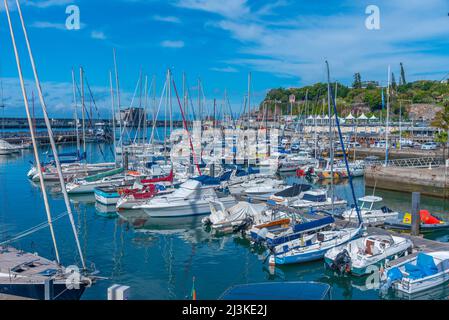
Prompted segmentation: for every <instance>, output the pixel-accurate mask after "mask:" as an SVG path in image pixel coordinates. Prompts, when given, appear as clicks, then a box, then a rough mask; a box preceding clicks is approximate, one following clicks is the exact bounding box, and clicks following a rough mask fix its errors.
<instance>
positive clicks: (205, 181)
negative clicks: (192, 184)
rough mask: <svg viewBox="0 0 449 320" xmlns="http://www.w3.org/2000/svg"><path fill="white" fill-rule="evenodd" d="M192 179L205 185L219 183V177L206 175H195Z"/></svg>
mask: <svg viewBox="0 0 449 320" xmlns="http://www.w3.org/2000/svg"><path fill="white" fill-rule="evenodd" d="M192 179H193V180H196V181H199V182H201V183H202V184H203V185H205V186H212V185H218V184H220V178H214V177H211V176H206V175H204V176H199V177H195V178H192Z"/></svg>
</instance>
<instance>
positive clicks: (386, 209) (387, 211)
mask: <svg viewBox="0 0 449 320" xmlns="http://www.w3.org/2000/svg"><path fill="white" fill-rule="evenodd" d="M381 210H382V212H383V213H391V212H393V210H391V209H390V208H388V207H386V206H383V207H382V208H381Z"/></svg>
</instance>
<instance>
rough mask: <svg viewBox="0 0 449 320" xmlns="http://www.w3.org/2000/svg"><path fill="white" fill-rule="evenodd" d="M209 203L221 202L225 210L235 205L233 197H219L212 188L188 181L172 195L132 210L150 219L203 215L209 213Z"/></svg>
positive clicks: (194, 181) (155, 199)
mask: <svg viewBox="0 0 449 320" xmlns="http://www.w3.org/2000/svg"><path fill="white" fill-rule="evenodd" d="M210 201H221V202H222V203H223V205H224V206H225V207H226V208H229V207H231V206H233V205H235V204H236V200H235V198H234V197H232V196H225V197H219V196H218V195H217V193H216V192H215V190H214V188H213V187H203V186H202V183H201V182H199V181H196V180H188V181H186V182H184V183H183V184H182V185H181V186H180V187H179V189H177V190H175V191H174V192H173V193H170V194H168V195H165V196H159V197H155V198H153V199H150V200H149V201H147V202H146V203H145V204H143V205H140V206H136V207H133V209H143V210H144V211H145V213H146V214H148V215H149V216H150V217H166V218H169V217H181V216H193V215H203V214H208V213H210V206H209V202H210Z"/></svg>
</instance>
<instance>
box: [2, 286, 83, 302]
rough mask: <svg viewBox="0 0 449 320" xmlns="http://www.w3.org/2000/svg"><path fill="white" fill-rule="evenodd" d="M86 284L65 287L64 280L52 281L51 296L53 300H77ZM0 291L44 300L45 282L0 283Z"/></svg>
mask: <svg viewBox="0 0 449 320" xmlns="http://www.w3.org/2000/svg"><path fill="white" fill-rule="evenodd" d="M85 288H86V286H85V285H82V284H80V287H79V289H72V290H69V289H67V286H66V283H65V282H62V283H61V282H59V283H54V285H53V296H54V300H79V299H80V298H81V296H82V294H83V293H84V290H85ZM0 293H2V294H7V295H11V296H16V297H24V298H27V299H34V300H45V284H44V283H34V284H30V283H23V284H21V283H13V284H9V283H6V284H2V283H0Z"/></svg>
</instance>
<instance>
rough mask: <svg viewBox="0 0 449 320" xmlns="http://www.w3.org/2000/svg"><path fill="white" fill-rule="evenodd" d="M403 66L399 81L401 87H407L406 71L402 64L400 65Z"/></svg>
mask: <svg viewBox="0 0 449 320" xmlns="http://www.w3.org/2000/svg"><path fill="white" fill-rule="evenodd" d="M400 65H401V79H400V81H399V84H400V85H406V84H407V81H405V71H404V65H403V64H402V62H401V63H400Z"/></svg>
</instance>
